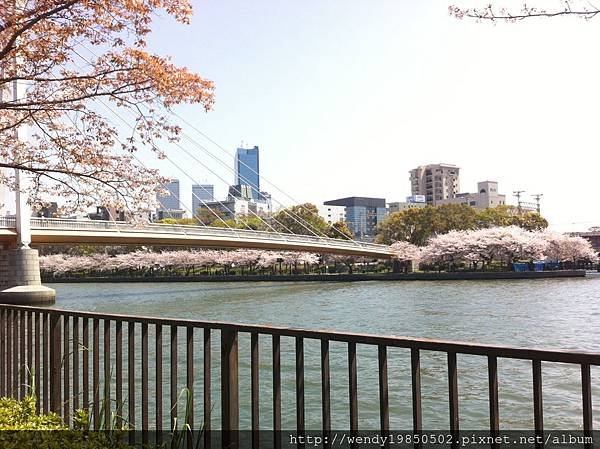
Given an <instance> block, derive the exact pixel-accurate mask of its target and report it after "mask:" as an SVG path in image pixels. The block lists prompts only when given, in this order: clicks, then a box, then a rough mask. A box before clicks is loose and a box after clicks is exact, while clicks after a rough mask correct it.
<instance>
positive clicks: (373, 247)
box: [0, 217, 390, 254]
mask: <svg viewBox="0 0 600 449" xmlns="http://www.w3.org/2000/svg"><path fill="white" fill-rule="evenodd" d="M15 226H16V225H15V219H14V218H6V217H3V218H0V227H3V228H10V229H12V228H14V227H15ZM31 228H32V229H34V230H36V229H39V230H43V229H56V230H77V231H102V232H104V231H111V232H131V233H156V234H175V235H181V234H184V235H190V236H205V235H207V236H214V237H225V238H231V239H249V240H268V241H281V242H287V243H291V244H302V243H311V244H315V243H317V244H319V245H323V246H325V247H328V246H329V247H335V248H341V249H344V248H348V249H357V248H358V249H363V250H369V251H374V252H380V253H382V254H388V253H389V252H390V251H389V247H388V246H386V245H379V244H375V243H369V242H359V241H356V240H343V239H335V238H330V237H321V236H310V235H299V234H286V233H277V232H267V231H255V230H248V229H228V228H220V227H212V226H192V225H171V224H158V223H148V224H134V223H127V222H117V221H102V220H75V219H64V218H31Z"/></svg>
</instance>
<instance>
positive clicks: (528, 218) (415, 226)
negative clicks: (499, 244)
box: [377, 204, 548, 246]
mask: <svg viewBox="0 0 600 449" xmlns="http://www.w3.org/2000/svg"><path fill="white" fill-rule="evenodd" d="M511 225H515V226H519V227H521V228H524V229H527V230H529V231H534V230H541V229H545V228H546V227H547V226H548V222H547V221H546V219H545V218H543V217H542V216H540V215H539V214H537V213H535V212H531V211H522V210H518V209H517V208H515V207H514V206H498V207H493V208H487V209H483V210H479V209H475V208H474V207H471V206H468V205H466V204H444V205H441V206H426V207H424V208H411V209H405V210H403V211H400V212H395V213H393V214H390V215H388V216H387V217H386V219H385V220H384V221H382V222H381V224H380V225H379V235H378V236H377V241H378V242H380V243H384V244H388V245H389V244H391V243H393V242H395V241H406V242H410V243H412V244H414V245H419V246H423V245H425V244H427V241H428V240H429V238H430V237H432V236H434V235H438V234H446V233H448V232H450V231H453V230H457V231H463V230H469V229H481V228H491V227H495V226H511Z"/></svg>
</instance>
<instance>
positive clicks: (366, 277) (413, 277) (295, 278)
mask: <svg viewBox="0 0 600 449" xmlns="http://www.w3.org/2000/svg"><path fill="white" fill-rule="evenodd" d="M585 275H586V272H585V270H561V271H526V272H523V273H518V272H514V271H502V272H494V271H490V272H486V271H465V272H455V273H446V272H444V273H433V272H428V273H424V272H418V273H407V274H405V273H380V274H367V273H355V274H295V275H243V276H242V275H231V276H161V277H126V276H122V277H117V276H107V277H65V278H53V277H42V282H43V283H45V284H51V283H93V282H95V283H123V282H360V281H469V280H474V281H482V280H506V279H553V278H578V277H585Z"/></svg>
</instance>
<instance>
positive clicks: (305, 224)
mask: <svg viewBox="0 0 600 449" xmlns="http://www.w3.org/2000/svg"><path fill="white" fill-rule="evenodd" d="M79 44H80V45H81V46H82V47H83V48H85V49H86V50H88V51H89V52H90V53H91V54H92V55H94V56H95V57H98V55H97V54H96V53H94V51H93V50H92V49H90V48H89V47H87V46H86V45H85V44H84V43H82V42H79ZM73 52H74V53H75V54H76V55H77V56H79V57H80V58H81V59H83V60H84V61H85V62H86V63H87V64H88V65H91V62H90V61H89V60H87V59H86V58H85V57H84V56H82V55H81V54H80V53H79V52H77V51H76V50H73ZM166 111H167V112H168V113H169V114H171V115H173V116H174V117H178V118H180V119H181V120H182V121H183V122H185V123H187V124H188V125H189V126H191V127H192V128H194V129H196V130H197V131H198V132H200V133H201V134H202V135H203V136H206V135H205V134H204V133H202V132H201V131H200V130H198V129H197V128H196V127H194V126H193V125H191V124H190V123H189V122H187V121H186V120H185V119H183V118H182V117H180V116H179V115H177V114H176V113H175V112H174V111H172V110H168V109H166ZM181 134H182V135H183V136H184V137H186V138H187V139H188V140H189V141H190V142H192V143H193V144H194V145H196V146H197V147H199V148H200V149H202V150H203V151H205V152H206V153H207V154H209V155H210V156H211V157H212V158H213V159H215V160H217V161H219V162H220V163H221V164H222V165H223V166H224V167H225V168H226V169H228V170H231V171H233V170H232V169H231V167H229V165H228V164H227V163H226V162H224V161H223V160H222V159H220V158H218V157H217V156H215V155H213V154H212V153H211V152H210V151H209V150H208V149H206V148H205V147H204V146H202V145H201V144H200V143H198V142H197V141H196V140H194V139H193V138H192V137H190V136H189V135H186V134H185V133H184V132H183V131H182V133H181ZM206 138H208V137H207V136H206ZM208 139H209V141H211V142H213V143H214V144H215V145H217V147H218V148H220V149H221V150H222V151H224V152H225V153H226V154H227V155H228V156H232V155H231V154H230V153H229V152H228V151H227V150H225V149H224V148H223V147H222V146H220V145H218V144H216V142H214V140H212V139H210V138H208ZM177 146H179V147H180V148H181V149H183V151H185V152H186V153H187V154H188V155H190V156H191V157H192V158H194V159H195V160H196V161H197V162H199V163H200V164H201V165H202V166H203V167H205V168H206V169H207V170H209V171H210V172H211V173H213V174H214V175H215V176H217V177H219V179H221V180H222V181H224V182H225V184H226V185H227V182H226V181H225V180H223V179H222V178H221V177H220V176H218V175H217V174H216V173H215V172H214V171H213V170H211V169H210V168H209V167H207V166H206V165H205V164H203V163H202V162H200V161H199V160H198V159H197V158H196V157H195V156H193V155H191V154H190V153H189V152H188V151H187V150H186V149H184V148H183V147H181V146H180V145H177ZM242 164H243V165H244V166H246V167H247V168H249V169H250V170H251V171H252V172H254V173H255V174H258V173H257V172H256V171H255V170H254V169H253V168H252V167H250V166H248V165H247V164H245V163H244V162H242ZM262 178H263V179H264V180H265V181H267V182H268V183H269V184H270V185H272V186H273V187H275V188H276V190H278V191H280V192H282V193H283V194H284V195H286V196H287V197H288V198H291V199H292V201H294V202H296V203H298V202H297V200H294V199H293V198H292V197H291V196H290V195H288V194H287V193H285V192H284V191H283V190H281V189H280V188H279V187H277V186H276V185H275V184H273V183H272V182H270V181H269V180H268V179H266V178H265V177H262ZM244 179H245V180H246V181H247V179H246V178H244ZM275 202H276V203H277V204H279V205H280V206H283V209H282V211H283V212H284V213H285V214H286V215H288V216H289V217H291V218H292V219H293V220H294V221H295V222H296V223H298V224H300V225H301V226H302V227H303V228H304V229H306V230H307V231H309V232H310V233H311V234H312V235H314V236H315V237H322V238H330V237H328V236H327V235H326V234H324V233H323V232H321V231H320V230H319V229H317V228H316V227H315V226H313V225H312V224H311V223H309V222H308V221H306V220H304V219H303V218H302V217H301V216H299V215H297V214H295V213H294V212H292V211H290V210H288V208H286V206H285V204H283V203H281V202H279V201H277V200H275ZM298 206H299V207H301V208H302V209H304V210H306V211H307V212H308V213H309V214H313V212H312V211H310V210H308V209H307V208H305V207H304V206H303V205H302V204H298ZM257 217H258V218H259V219H260V220H261V221H263V222H264V223H265V224H266V225H267V226H268V227H270V228H271V229H273V231H274V232H277V230H276V229H274V228H273V227H272V226H270V225H269V224H268V223H266V222H265V220H263V219H262V218H261V217H259V216H257ZM272 219H273V220H274V221H276V222H277V223H278V224H280V225H282V223H281V222H279V221H278V220H276V219H274V218H272ZM282 226H283V225H282ZM327 226H329V227H330V228H331V229H333V230H335V232H337V233H338V234H340V235H341V236H342V237H345V239H348V238H349V241H351V242H353V243H354V244H355V245H357V246H359V247H362V245H361V244H360V243H359V242H357V241H356V240H354V239H352V238H351V236H349V235H346V234H344V233H343V232H342V231H340V230H339V229H337V228H336V227H335V226H332V225H330V224H329V223H327ZM283 227H284V229H286V230H287V231H288V232H289V233H290V234H294V233H293V232H291V230H290V229H289V228H287V227H286V226H283ZM309 227H310V228H312V229H310V228H309ZM315 230H316V231H317V232H318V233H319V234H320V235H318V234H317V232H315Z"/></svg>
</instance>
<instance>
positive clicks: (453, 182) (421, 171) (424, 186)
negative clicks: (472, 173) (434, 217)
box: [410, 164, 460, 205]
mask: <svg viewBox="0 0 600 449" xmlns="http://www.w3.org/2000/svg"><path fill="white" fill-rule="evenodd" d="M459 171H460V169H459V168H458V167H457V166H456V165H450V164H429V165H421V166H420V167H417V168H415V169H413V170H411V171H410V187H411V193H412V195H425V201H426V202H427V204H434V205H435V204H438V203H439V202H440V201H442V200H446V199H448V198H454V197H455V196H456V195H457V194H458V192H459V191H460V183H459Z"/></svg>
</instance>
